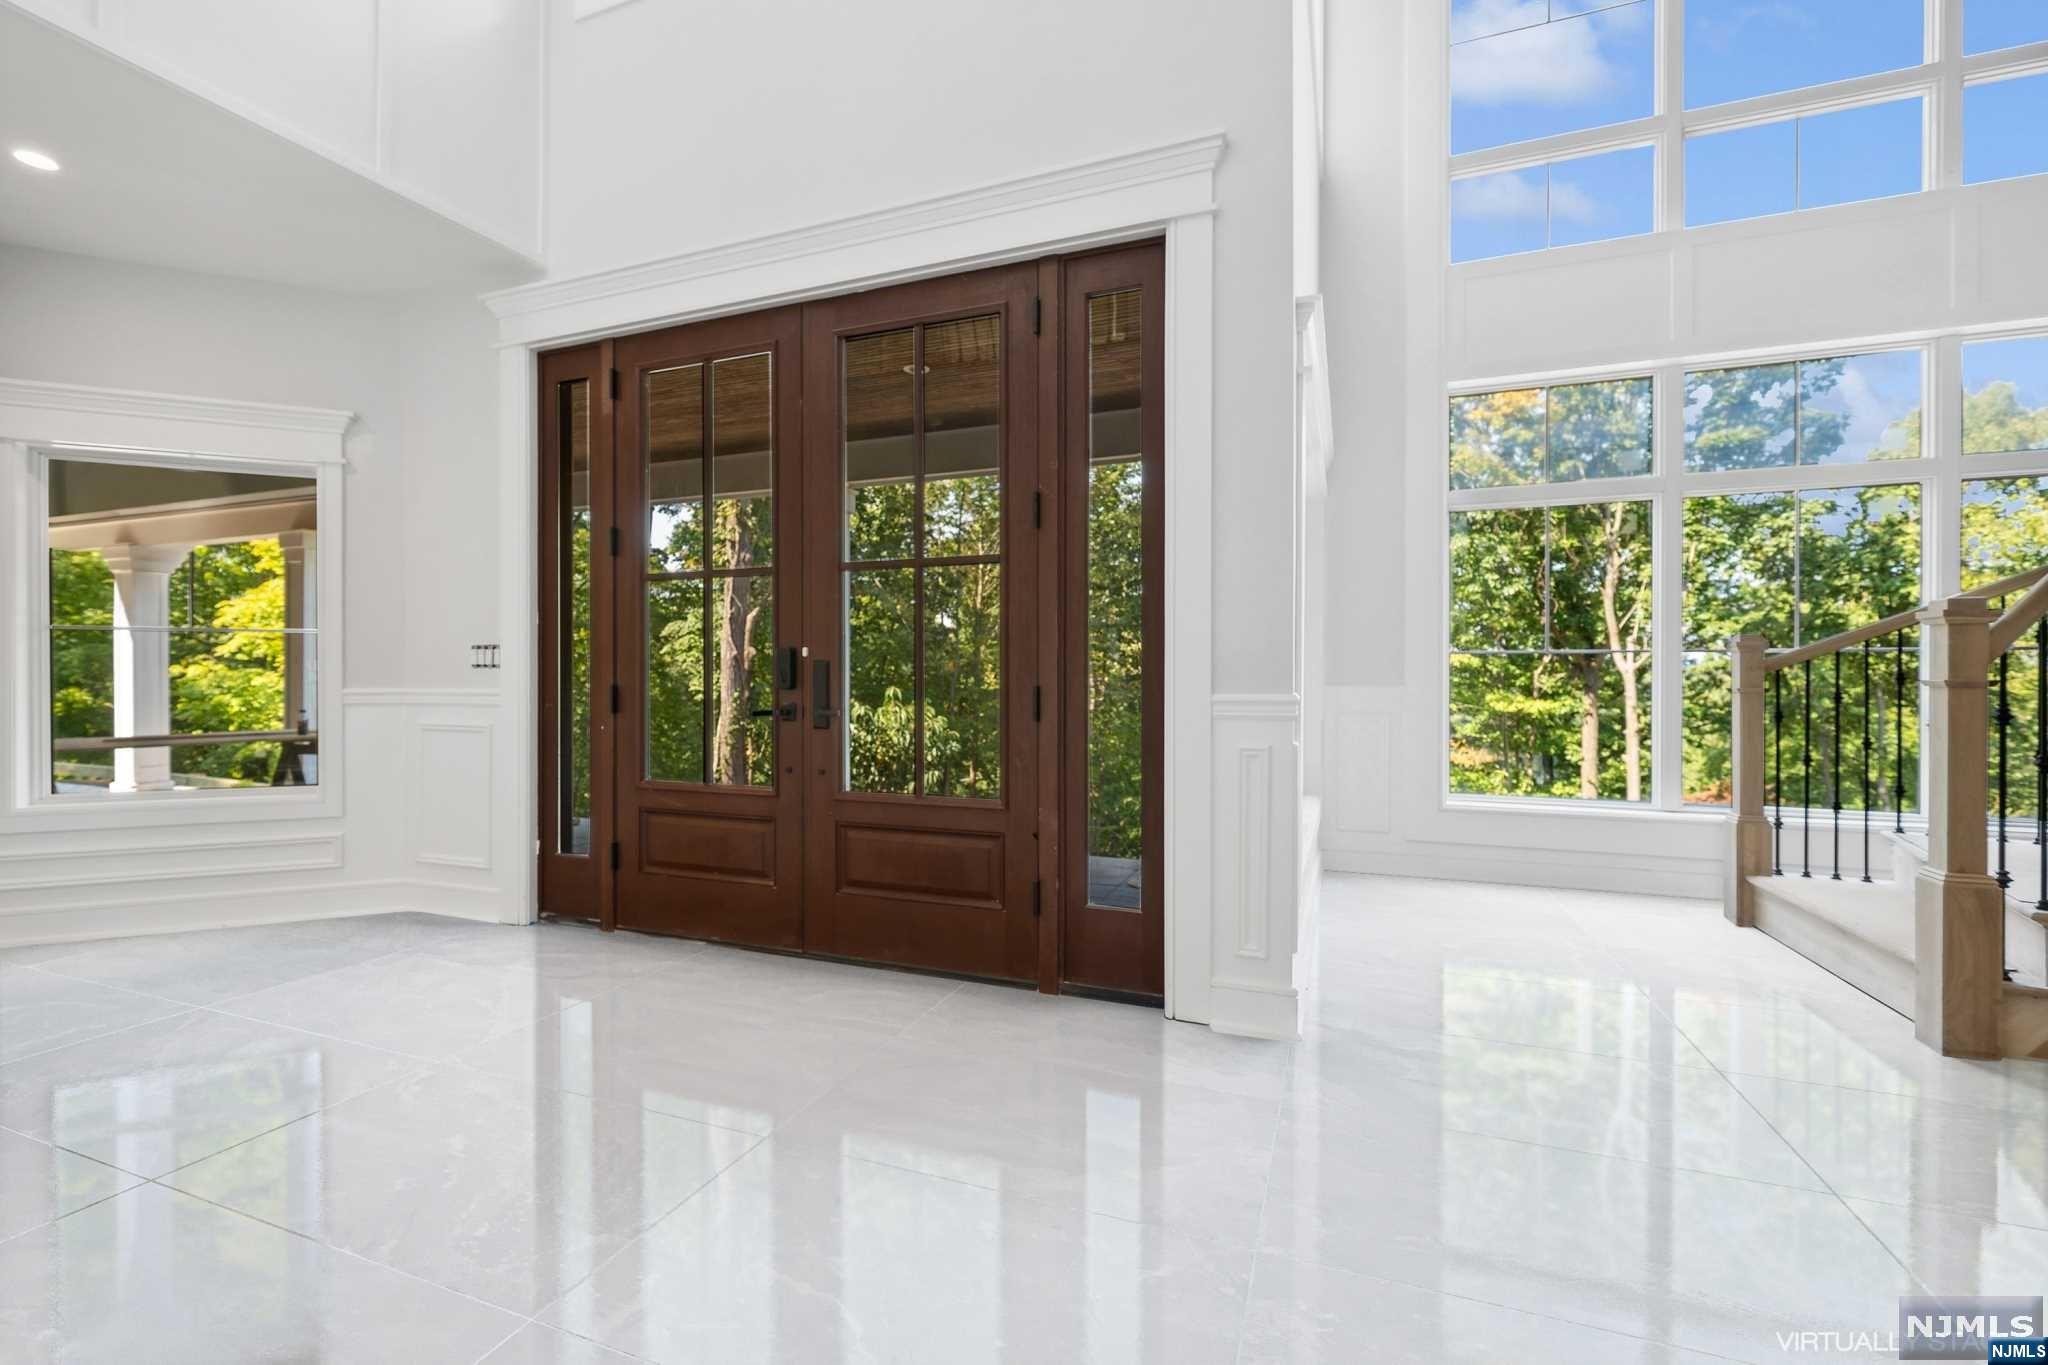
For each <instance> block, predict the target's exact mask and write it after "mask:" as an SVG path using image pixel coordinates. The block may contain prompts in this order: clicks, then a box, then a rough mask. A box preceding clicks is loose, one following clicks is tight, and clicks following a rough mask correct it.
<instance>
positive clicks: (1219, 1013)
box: [1209, 693, 1304, 1038]
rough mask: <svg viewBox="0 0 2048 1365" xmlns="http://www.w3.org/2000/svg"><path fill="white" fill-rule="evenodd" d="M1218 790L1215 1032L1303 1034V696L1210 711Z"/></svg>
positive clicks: (1239, 698)
mask: <svg viewBox="0 0 2048 1365" xmlns="http://www.w3.org/2000/svg"><path fill="white" fill-rule="evenodd" d="M1210 718H1211V730H1212V734H1213V743H1214V748H1213V750H1212V752H1213V754H1214V755H1215V757H1214V759H1213V761H1212V763H1211V765H1210V770H1211V771H1212V772H1213V773H1214V774H1215V779H1216V783H1217V787H1216V798H1215V807H1214V820H1215V825H1214V830H1215V838H1214V842H1213V844H1212V845H1211V852H1210V858H1211V876H1210V885H1211V886H1213V887H1216V888H1217V889H1218V892H1217V896H1216V903H1215V925H1214V936H1213V940H1212V944H1211V948H1212V953H1211V961H1210V981H1209V1026H1210V1027H1211V1028H1213V1029H1215V1030H1216V1031H1218V1032H1219V1033H1238V1034H1245V1035H1247V1036H1251V1037H1258V1038H1298V1037H1300V1036H1301V986H1302V982H1301V981H1300V980H1299V979H1298V978H1297V974H1296V958H1297V955H1298V953H1297V950H1298V948H1299V947H1300V943H1301V934H1302V924H1303V920H1304V916H1303V907H1302V904H1301V900H1300V896H1301V891H1302V882H1301V876H1300V867H1301V858H1300V850H1299V849H1298V848H1297V841H1298V840H1299V839H1300V836H1301V812H1300V809H1299V805H1300V784H1299V781H1298V776H1299V772H1300V765H1301V743H1300V733H1299V731H1300V725H1301V699H1300V698H1299V697H1296V696H1294V695H1293V694H1291V693H1288V694H1276V695H1263V694H1262V695H1256V696H1244V695H1219V696H1217V697H1216V698H1214V700H1213V701H1212V703H1211V706H1210Z"/></svg>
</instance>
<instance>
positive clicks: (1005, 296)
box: [804, 266, 1040, 978]
mask: <svg viewBox="0 0 2048 1365" xmlns="http://www.w3.org/2000/svg"><path fill="white" fill-rule="evenodd" d="M1035 278H1036V276H1035V272H1034V270H1033V269H1032V268H1031V267H1029V266H1024V267H1014V268H1006V269H1002V270H993V271H982V272H978V273H976V274H974V275H968V276H960V277H956V278H953V279H948V280H939V281H933V282H930V283H924V284H917V285H906V286H901V287H898V288H893V289H886V290H880V291H876V292H875V293H871V294H865V295H860V296H857V297H853V298H847V299H836V300H832V301H830V302H827V303H822V304H812V305H808V306H807V307H806V308H805V310H804V313H805V316H804V354H805V366H806V371H805V392H806V394H807V395H808V396H809V397H810V399H811V409H810V413H809V416H810V425H809V426H808V427H807V430H806V444H807V455H806V477H807V487H808V488H809V489H811V490H813V491H814V496H813V497H812V499H811V506H810V522H809V528H810V534H809V536H808V538H807V542H806V544H807V546H808V547H809V550H810V553H811V564H810V566H809V568H808V570H807V573H806V597H805V612H806V617H807V620H808V622H809V624H810V629H809V634H808V640H809V644H810V651H811V652H810V660H811V665H812V673H811V677H810V682H811V684H812V687H813V696H812V697H811V698H810V701H811V709H812V714H811V722H810V725H809V727H808V729H807V730H806V737H807V741H808V749H807V753H808V762H807V764H806V773H805V778H806V782H807V784H808V786H809V788H810V790H809V792H808V794H807V798H806V804H807V815H808V819H807V829H806V841H807V846H808V857H807V866H806V872H807V888H808V891H807V902H806V917H805V946H806V947H807V948H809V949H810V950H812V951H814V952H825V953H832V954H838V955H842V956H849V957H862V958H873V959H879V960H883V961H890V962H900V963H906V964H910V965H917V966H929V967H939V968H943V969H946V970H950V971H959V972H967V973H972V974H976V975H983V976H1000V977H1011V978H1030V977H1032V976H1033V975H1034V974H1035V972H1036V966H1037V947H1036V925H1035V921H1034V917H1033V911H1034V903H1035V898H1034V871H1033V868H1034V861H1035V855H1034V843H1035V839H1034V835H1035V833H1036V827H1037V812H1036V810H1035V807H1034V802H1035V799H1036V795H1035V794H1036V783H1035V772H1034V766H1035V765H1034V764H1033V763H1032V762H1031V761H1030V757H1031V749H1032V744H1033V742H1034V738H1035V727H1036V725H1037V724H1038V721H1037V719H1036V718H1035V715H1034V710H1035V708H1034V703H1033V684H1034V682H1035V678H1034V677H1033V669H1034V660H1035V657H1036V644H1037V622H1036V611H1037V566H1036V562H1035V559H1034V557H1033V554H1032V552H1031V551H1032V546H1031V541H1030V537H1031V535H1032V534H1033V507H1034V495H1035V494H1037V493H1038V492H1039V491H1040V478H1039V474H1038V468H1037V465H1038V445H1037V438H1036V412H1035V407H1034V395H1035V392H1036V385H1037V383H1038V366H1037V348H1036V345H1035V343H1034V341H1033V338H1032V334H1031V318H1032V301H1033V297H1034V281H1035Z"/></svg>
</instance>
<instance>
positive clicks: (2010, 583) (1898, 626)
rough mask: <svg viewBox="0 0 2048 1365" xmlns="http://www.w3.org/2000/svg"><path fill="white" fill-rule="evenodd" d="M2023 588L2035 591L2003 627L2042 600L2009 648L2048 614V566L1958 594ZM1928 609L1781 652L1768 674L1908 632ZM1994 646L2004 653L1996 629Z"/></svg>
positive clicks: (1769, 661)
mask: <svg viewBox="0 0 2048 1365" xmlns="http://www.w3.org/2000/svg"><path fill="white" fill-rule="evenodd" d="M2021 588H2030V589H2031V590H2030V591H2029V592H2028V593H2027V595H2026V596H2025V597H2023V598H2021V599H2020V600H2019V601H2018V602H2017V603H2015V604H2013V606H2012V608H2011V609H2010V610H2008V611H2007V612H2006V615H2005V616H2003V617H2000V618H1999V622H1998V624H1999V625H2000V626H2003V625H2004V623H2005V620H2006V618H2007V617H2010V616H2012V615H2013V614H2014V613H2016V612H2018V611H2020V610H2021V609H2023V608H2026V607H2027V606H2028V604H2029V603H2034V602H2035V599H2036V598H2037V597H2038V598H2039V599H2040V601H2039V602H2038V603H2036V604H2035V606H2034V607H2033V608H2032V610H2033V613H2034V614H2033V615H2032V616H2030V617H2028V618H2026V620H2025V621H2024V622H2022V623H2021V624H2020V625H2018V626H2015V627H2014V628H2013V632H2012V639H2009V640H2007V641H2006V642H2005V643H2006V645H2010V644H2011V643H2012V640H2016V639H2018V638H2019V635H2020V632H2021V631H2024V630H2025V629H2026V628H2027V627H2028V626H2030V625H2032V624H2034V622H2035V621H2038V620H2039V619H2040V618H2041V617H2042V616H2043V615H2048V565H2043V566H2041V567H2039V568H2034V569H2029V570H2027V571H2026V572H2025V573H2016V574H2014V575H2012V576H2011V577H2010V578H2001V579H1999V580H1998V581H1997V582H1996V583H1986V584H1985V585H1984V586H1983V587H1981V588H1972V589H1970V590H1969V591H1968V592H1964V593H1958V594H1956V595H1957V596H1958V597H2000V596H2003V595H2004V594H2006V593H2010V592H2016V591H2018V590H2019V589H2021ZM1924 610H1926V608H1924V607H1913V608H1911V609H1910V610H1907V611H1901V612H1895V613H1893V614H1892V615H1890V616H1887V617H1885V618H1884V619H1883V620H1882V621H1872V622H1871V623H1870V624H1869V625H1867V626H1858V627H1856V629H1854V630H1845V631H1843V632H1842V633H1841V634H1840V635H1830V636H1829V637H1828V638H1827V639H1825V640H1815V641H1814V642H1813V643H1812V644H1809V645H1801V646H1799V648H1797V649H1788V650H1785V651H1783V652H1781V653H1777V654H1769V655H1766V656H1765V657H1764V671H1765V672H1767V673H1776V672H1777V671H1778V670H1780V669H1783V668H1790V667H1792V666H1793V665H1794V664H1803V663H1805V662H1806V661H1807V660H1808V659H1818V658H1820V657H1821V656H1822V655H1824V654H1837V653H1840V652H1841V651H1842V650H1845V649H1850V648H1853V647H1854V646H1856V645H1860V644H1862V643H1863V642H1864V641H1865V640H1875V639H1876V638H1877V637H1878V636H1880V635H1890V634H1891V633H1892V632H1893V631H1896V630H1905V629H1907V628H1908V627H1910V626H1912V625H1915V624H1916V623H1918V621H1919V620H1920V613H1921V612H1922V611H1924ZM1992 645H1993V648H1992V651H1991V652H1992V657H1993V658H1996V657H1997V656H1998V655H1999V654H2001V653H2003V652H2004V646H2000V645H1999V644H1998V643H1997V631H1996V629H1994V631H1993V638H1992Z"/></svg>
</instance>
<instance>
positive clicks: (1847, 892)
mask: <svg viewBox="0 0 2048 1365" xmlns="http://www.w3.org/2000/svg"><path fill="white" fill-rule="evenodd" d="M1749 880H1750V883H1751V884H1752V885H1754V886H1755V887H1756V888H1757V890H1758V891H1759V892H1761V893H1762V894H1764V895H1769V896H1774V897H1777V898H1778V899H1780V900H1783V901H1786V902H1788V903H1790V904H1792V905H1796V906H1798V907H1799V908H1800V909H1802V910H1804V911H1806V912H1807V913H1808V914H1810V915H1813V916H1815V917H1816V918H1818V919H1823V920H1826V921H1827V922H1828V923H1830V924H1833V925H1835V926H1836V927H1837V928H1840V929H1842V930H1844V931H1845V932H1847V933H1850V934H1853V935H1855V936H1856V937H1857V938H1859V939H1862V940H1863V941H1865V942H1866V943H1869V944H1870V945H1871V946H1873V947H1875V948H1879V949H1881V950H1882V951H1884V952H1886V953H1888V954H1890V955H1891V956H1893V957H1896V958H1898V959H1899V960H1900V961H1902V962H1907V963H1910V962H1912V960H1913V902H1912V900H1911V899H1910V898H1907V897H1904V896H1898V895H1893V894H1891V892H1892V887H1891V885H1890V884H1889V883H1887V882H1861V881H1839V882H1838V881H1835V880H1833V879H1832V878H1822V877H1812V878H1809V877H1769V876H1765V877H1751V878H1750V879H1749Z"/></svg>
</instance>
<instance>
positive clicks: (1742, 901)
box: [1723, 635, 1771, 926]
mask: <svg viewBox="0 0 2048 1365" xmlns="http://www.w3.org/2000/svg"><path fill="white" fill-rule="evenodd" d="M1769 643H1770V642H1769V641H1767V640H1766V639H1764V637H1763V636H1761V635H1738V636H1736V637H1735V638H1734V639H1733V640H1730V641H1729V642H1728V653H1729V657H1730V658H1731V659H1732V660H1733V661H1734V668H1735V708H1734V732H1733V734H1732V735H1731V736H1730V743H1729V747H1728V758H1729V770H1730V772H1731V773H1732V774H1733V777H1734V785H1735V792H1734V806H1733V809H1732V810H1731V811H1730V813H1729V818H1728V829H1729V849H1728V886H1727V894H1726V897H1725V900H1724V902H1723V903H1724V905H1725V907H1726V909H1727V912H1728V918H1729V919H1730V920H1732V921H1733V922H1734V923H1736V924H1740V925H1744V926H1747V925H1751V924H1754V923H1756V889H1755V888H1754V887H1752V886H1751V885H1750V884H1749V879H1750V878H1751V877H1760V876H1762V875H1764V874H1765V873H1767V872H1769V871H1770V870H1771V822H1770V820H1769V819H1768V818H1767V817H1766V816H1765V815H1764V705H1765V700H1764V650H1765V649H1766V648H1767V647H1768V645H1769Z"/></svg>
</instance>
